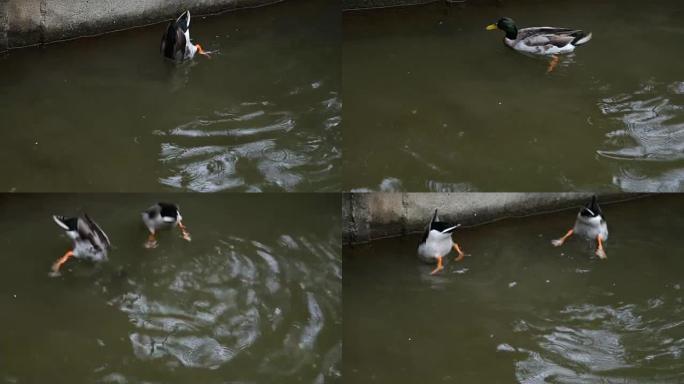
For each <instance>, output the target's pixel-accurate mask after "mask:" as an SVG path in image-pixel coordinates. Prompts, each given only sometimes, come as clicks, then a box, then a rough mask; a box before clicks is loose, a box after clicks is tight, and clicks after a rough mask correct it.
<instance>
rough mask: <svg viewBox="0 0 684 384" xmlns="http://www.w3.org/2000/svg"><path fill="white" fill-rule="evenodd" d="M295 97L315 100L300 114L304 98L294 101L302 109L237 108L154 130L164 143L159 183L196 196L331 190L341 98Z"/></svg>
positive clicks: (307, 93)
mask: <svg viewBox="0 0 684 384" xmlns="http://www.w3.org/2000/svg"><path fill="white" fill-rule="evenodd" d="M311 93H313V95H312V94H311ZM292 97H293V98H307V99H311V98H312V97H313V98H317V99H318V101H317V102H316V103H314V104H313V105H309V106H306V107H304V109H303V110H301V109H302V107H301V105H306V104H307V103H305V102H302V101H301V100H299V101H298V102H296V103H294V105H297V106H299V107H298V108H300V110H296V109H293V108H288V107H287V106H281V107H279V106H277V105H275V104H274V103H272V102H269V101H256V102H242V103H240V104H239V105H237V106H233V107H231V108H229V109H227V110H219V111H213V112H212V114H211V115H210V116H197V117H193V118H192V119H191V120H190V121H186V122H183V123H182V124H179V125H177V126H175V127H173V128H170V129H168V130H164V131H160V130H158V131H155V132H154V133H155V134H156V135H157V136H159V137H160V138H161V139H162V140H163V141H162V142H161V143H160V152H159V162H160V163H161V164H162V165H163V168H164V175H163V176H162V177H160V178H159V182H160V183H161V184H163V185H165V186H167V187H171V188H174V189H183V190H191V191H197V192H215V191H223V190H235V189H241V190H245V191H250V192H261V191H263V190H264V189H276V190H284V191H295V190H298V189H301V188H307V189H311V188H313V189H316V188H319V187H315V185H318V184H321V187H320V188H323V189H325V188H329V186H330V177H331V176H332V175H333V174H334V172H335V171H336V167H337V163H338V162H339V161H340V159H341V153H340V151H339V149H338V145H337V144H336V138H338V137H339V135H338V130H339V126H340V124H341V108H342V105H341V102H340V100H339V97H338V95H337V93H336V92H333V91H330V92H324V91H323V90H322V89H321V87H320V86H319V87H315V88H314V87H309V88H306V89H305V90H301V91H300V92H298V93H297V94H296V95H294V96H292ZM321 99H322V100H321ZM307 183H309V184H313V185H314V186H313V187H312V186H311V185H310V186H305V184H307Z"/></svg>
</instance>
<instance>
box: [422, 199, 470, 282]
mask: <svg viewBox="0 0 684 384" xmlns="http://www.w3.org/2000/svg"><path fill="white" fill-rule="evenodd" d="M460 226H461V224H456V225H453V224H449V223H446V222H443V221H440V220H439V216H437V209H435V213H434V214H433V215H432V219H431V220H430V224H428V226H427V227H426V228H425V233H424V234H423V238H422V239H421V240H420V244H418V258H419V259H420V260H421V261H423V262H425V263H428V264H435V263H436V264H437V267H436V268H435V269H434V270H432V272H430V274H431V275H434V274H436V273H437V272H439V271H441V270H442V269H444V262H443V260H442V259H443V258H444V257H445V256H446V255H448V254H449V252H451V249H452V248H453V249H454V250H455V251H456V252H457V253H458V256H457V257H456V259H455V260H456V261H461V260H463V256H465V255H464V253H463V251H462V250H461V247H460V246H459V245H458V243H455V242H454V241H453V239H452V238H451V235H452V233H453V232H454V231H455V230H456V228H458V227H460Z"/></svg>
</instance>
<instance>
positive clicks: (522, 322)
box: [343, 195, 684, 384]
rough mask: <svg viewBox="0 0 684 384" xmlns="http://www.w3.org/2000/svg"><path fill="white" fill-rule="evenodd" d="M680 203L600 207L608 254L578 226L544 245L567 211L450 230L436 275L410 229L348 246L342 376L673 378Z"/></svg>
mask: <svg viewBox="0 0 684 384" xmlns="http://www.w3.org/2000/svg"><path fill="white" fill-rule="evenodd" d="M682 208H684V196H680V195H673V196H658V197H653V198H647V199H643V200H638V201H633V202H628V203H623V204H615V205H606V206H604V207H603V210H604V213H605V215H606V217H607V218H608V226H609V230H610V237H609V240H608V242H607V243H606V252H607V254H608V259H607V260H605V261H602V260H599V259H598V258H597V257H595V256H593V248H592V247H593V245H592V244H589V243H588V242H586V241H583V240H580V239H577V238H575V239H572V240H569V241H568V242H567V243H566V244H565V245H564V246H563V247H561V248H555V247H553V246H552V245H551V243H550V241H551V239H554V238H557V237H560V236H561V235H562V234H564V233H565V231H566V230H567V229H568V228H569V227H570V226H571V225H572V223H573V220H574V216H575V214H576V212H575V211H564V212H560V213H556V214H551V215H545V216H536V217H531V218H525V219H509V220H505V221H501V222H498V223H495V224H489V225H485V226H481V227H477V228H471V229H465V230H460V231H457V233H456V235H455V236H454V239H455V240H456V241H458V242H459V243H460V245H461V247H462V248H463V250H464V251H465V253H466V255H469V256H466V258H465V259H464V261H462V262H459V263H456V262H453V261H450V262H449V263H448V264H447V265H446V267H445V270H444V273H442V274H440V275H437V276H430V275H429V273H430V270H431V269H432V267H433V266H428V265H424V264H421V263H420V262H419V261H418V260H417V258H416V254H415V252H416V246H417V243H418V241H419V240H420V237H419V236H418V235H416V236H408V237H405V238H399V239H388V240H381V241H375V242H372V243H370V244H367V245H362V246H355V247H345V249H344V250H343V257H344V281H343V295H344V296H343V303H344V305H343V309H344V313H345V321H344V347H343V349H344V358H345V360H344V378H345V381H346V382H348V383H416V382H425V383H442V382H447V383H471V382H472V383H476V382H477V383H513V382H520V383H530V384H532V383H632V382H639V383H679V382H681V381H682V380H684V363H683V361H684V360H682V354H683V353H684V276H683V275H682V270H684V261H683V260H682V258H681V243H680V242H681V233H682V229H684V219H683V218H682V217H681V215H680V214H679V213H680V212H681V211H682ZM453 257H454V255H453V254H452V255H450V256H449V257H448V258H449V259H450V260H451V259H453ZM350 313H352V314H353V315H352V316H349V315H347V314H350Z"/></svg>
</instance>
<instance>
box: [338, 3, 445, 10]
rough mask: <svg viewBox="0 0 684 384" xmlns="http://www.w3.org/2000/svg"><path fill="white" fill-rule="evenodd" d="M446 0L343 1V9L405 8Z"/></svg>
mask: <svg viewBox="0 0 684 384" xmlns="http://www.w3.org/2000/svg"><path fill="white" fill-rule="evenodd" d="M436 1H446V0H342V9H344V10H345V11H351V10H358V9H372V8H389V7H405V6H407V5H420V4H428V3H434V2H436Z"/></svg>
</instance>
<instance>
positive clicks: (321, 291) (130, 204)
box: [0, 194, 342, 383]
mask: <svg viewBox="0 0 684 384" xmlns="http://www.w3.org/2000/svg"><path fill="white" fill-rule="evenodd" d="M157 198H159V197H158V196H152V195H109V194H106V195H77V196H75V195H61V196H60V195H4V196H0V244H1V245H2V249H3V252H2V257H1V258H0V259H1V260H2V264H3V267H2V268H1V269H0V324H2V332H0V382H2V383H33V382H43V381H45V379H46V378H48V377H52V378H54V380H58V382H64V383H81V382H93V383H94V382H103V383H142V382H145V383H188V382H198V383H200V382H201V383H226V382H231V383H238V382H239V383H257V382H259V383H262V382H279V383H322V382H326V383H327V382H339V380H340V374H341V372H340V371H341V359H342V357H341V353H342V351H341V348H342V347H341V337H342V336H341V327H342V323H341V322H342V313H341V281H340V279H341V267H342V266H341V259H340V240H339V238H340V236H339V231H340V213H339V197H338V196H335V195H325V194H321V195H310V194H302V195H278V194H276V195H210V196H199V195H166V197H164V199H166V200H173V201H175V202H177V203H178V204H180V207H181V212H182V213H183V217H184V221H185V224H186V225H187V227H188V229H189V231H190V232H191V234H192V237H193V240H192V242H190V243H187V242H185V241H184V240H183V239H182V238H181V237H180V235H179V234H178V233H173V232H164V233H162V234H161V235H160V236H159V247H158V248H156V249H154V250H148V249H145V248H144V247H143V243H144V242H145V239H146V235H147V234H146V229H145V228H144V226H143V224H142V222H141V220H140V212H141V211H142V210H143V209H145V208H146V207H147V206H148V205H150V204H151V203H153V202H154V201H156V199H157ZM81 209H84V210H86V211H87V212H88V213H89V214H90V215H91V216H92V217H93V219H95V220H96V221H97V222H98V223H99V224H100V225H101V226H102V227H103V229H104V230H105V231H106V232H107V234H108V235H109V237H110V238H111V241H112V244H113V249H112V251H111V252H110V254H109V259H110V260H109V262H107V263H104V264H102V265H101V266H99V267H93V266H92V265H88V264H87V263H82V262H73V261H70V262H69V263H68V264H67V265H66V269H65V270H64V273H63V275H62V277H59V278H51V277H48V271H49V268H50V265H51V264H52V262H53V261H54V260H55V259H56V258H58V257H59V256H61V255H62V254H63V253H64V252H65V251H66V250H67V248H68V247H69V245H70V242H69V240H68V239H67V238H66V237H65V236H64V235H62V234H61V231H60V229H59V228H58V227H57V226H56V225H55V224H54V223H53V222H52V219H51V217H50V215H51V214H53V213H64V214H70V213H73V212H77V211H78V210H81Z"/></svg>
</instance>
